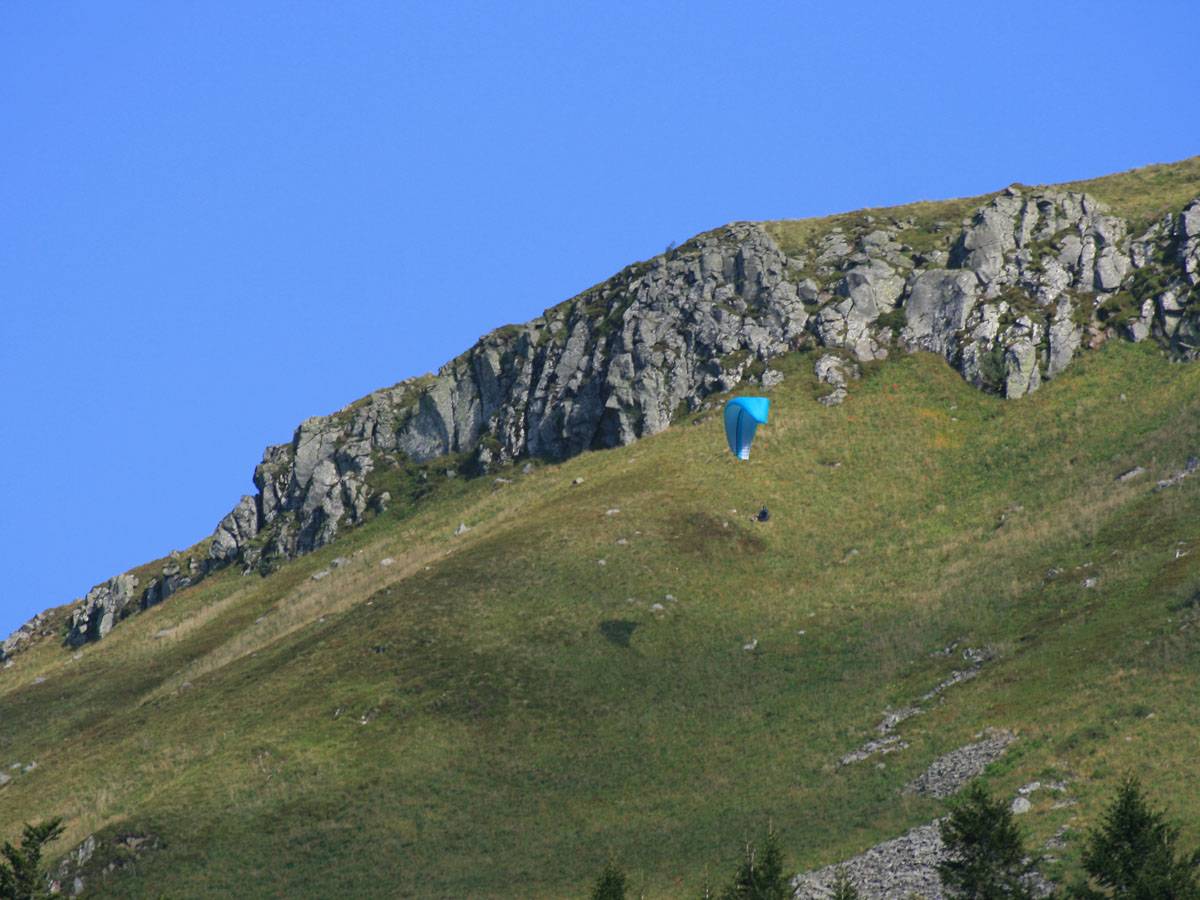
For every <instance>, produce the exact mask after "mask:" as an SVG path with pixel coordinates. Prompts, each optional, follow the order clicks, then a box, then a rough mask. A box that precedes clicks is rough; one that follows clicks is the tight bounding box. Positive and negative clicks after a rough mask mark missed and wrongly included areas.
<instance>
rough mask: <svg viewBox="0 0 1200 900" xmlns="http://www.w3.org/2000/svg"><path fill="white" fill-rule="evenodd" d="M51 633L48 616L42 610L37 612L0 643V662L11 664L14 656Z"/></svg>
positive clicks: (51, 627)
mask: <svg viewBox="0 0 1200 900" xmlns="http://www.w3.org/2000/svg"><path fill="white" fill-rule="evenodd" d="M53 633H54V630H53V626H52V625H51V624H50V617H49V616H48V615H47V614H46V613H44V612H41V613H38V614H37V615H36V616H34V617H33V618H32V619H30V620H29V621H28V622H26V623H25V624H24V625H22V626H21V627H20V628H18V629H17V630H16V631H14V632H13V633H12V634H10V635H9V636H8V637H7V638H6V639H5V641H4V643H3V644H0V662H3V663H5V664H6V665H11V661H12V658H13V657H14V656H16V655H17V654H18V653H20V652H21V651H22V650H25V649H27V648H28V647H29V646H30V645H31V644H33V643H34V642H35V641H37V640H40V639H41V638H46V637H49V636H50V635H52V634H53Z"/></svg>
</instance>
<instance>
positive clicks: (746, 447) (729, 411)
mask: <svg viewBox="0 0 1200 900" xmlns="http://www.w3.org/2000/svg"><path fill="white" fill-rule="evenodd" d="M770 409H771V401H770V400H768V399H767V398H766V397H734V398H733V399H732V400H730V401H729V402H728V403H726V404H725V437H726V438H727V439H728V440H729V449H730V450H732V451H733V455H734V456H736V457H737V458H738V459H749V458H750V444H751V443H753V442H754V430H755V429H756V428H758V426H759V425H766V424H767V414H768V413H769V412H770Z"/></svg>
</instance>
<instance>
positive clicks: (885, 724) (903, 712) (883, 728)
mask: <svg viewBox="0 0 1200 900" xmlns="http://www.w3.org/2000/svg"><path fill="white" fill-rule="evenodd" d="M920 714H921V708H920V707H919V706H906V707H904V708H902V709H895V710H887V711H885V712H884V714H883V719H882V720H881V721H880V723H879V724H878V725H876V726H875V730H876V731H878V732H879V733H880V734H889V733H891V732H892V731H893V730H894V729H895V728H896V726H897V725H899V724H900V723H901V722H905V721H907V720H909V719H911V718H912V717H913V716H916V715H920Z"/></svg>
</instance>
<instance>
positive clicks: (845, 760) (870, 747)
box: [838, 735, 908, 766]
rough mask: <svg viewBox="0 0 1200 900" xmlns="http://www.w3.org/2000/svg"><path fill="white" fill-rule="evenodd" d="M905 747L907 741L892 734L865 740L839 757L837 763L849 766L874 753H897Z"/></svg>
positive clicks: (906, 746) (906, 747)
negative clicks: (859, 745) (856, 747)
mask: <svg viewBox="0 0 1200 900" xmlns="http://www.w3.org/2000/svg"><path fill="white" fill-rule="evenodd" d="M907 749H908V742H907V741H902V740H900V738H898V737H896V736H895V735H892V736H890V737H885V738H880V739H879V740H874V741H867V742H866V743H865V744H863V745H862V746H861V747H859V748H858V749H857V750H853V751H851V752H850V753H847V754H846V755H845V756H843V757H842V758H841V759H839V760H838V765H839V766H849V765H852V764H854V763H856V762H862V761H863V760H864V759H869V758H870V757H872V756H875V755H876V754H883V753H897V752H899V751H900V750H907Z"/></svg>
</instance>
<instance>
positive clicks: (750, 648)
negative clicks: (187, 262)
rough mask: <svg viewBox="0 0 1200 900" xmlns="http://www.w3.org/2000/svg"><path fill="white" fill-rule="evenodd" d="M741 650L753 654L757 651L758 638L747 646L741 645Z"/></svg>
mask: <svg viewBox="0 0 1200 900" xmlns="http://www.w3.org/2000/svg"><path fill="white" fill-rule="evenodd" d="M742 649H743V650H746V651H747V652H753V651H755V650H757V649H758V638H754V639H753V640H752V641H750V642H749V643H748V644H742Z"/></svg>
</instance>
